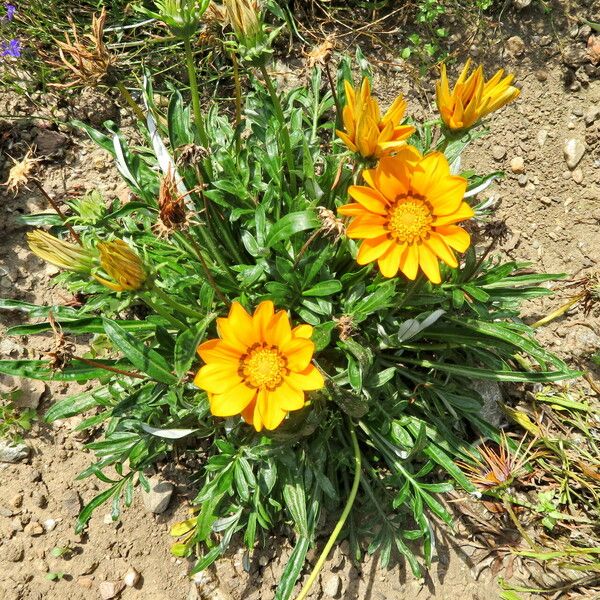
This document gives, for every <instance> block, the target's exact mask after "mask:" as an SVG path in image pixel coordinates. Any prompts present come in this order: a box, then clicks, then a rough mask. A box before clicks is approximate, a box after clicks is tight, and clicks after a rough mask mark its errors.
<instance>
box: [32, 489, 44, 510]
mask: <svg viewBox="0 0 600 600" xmlns="http://www.w3.org/2000/svg"><path fill="white" fill-rule="evenodd" d="M31 499H32V500H33V503H34V504H35V505H36V506H37V507H38V508H46V506H48V498H47V497H46V495H45V494H42V493H41V492H34V493H33V495H32V496H31Z"/></svg>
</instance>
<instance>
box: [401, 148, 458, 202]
mask: <svg viewBox="0 0 600 600" xmlns="http://www.w3.org/2000/svg"><path fill="white" fill-rule="evenodd" d="M449 176H450V166H449V165H448V161H447V160H446V157H445V156H444V155H443V154H442V153H441V152H432V153H431V154H428V155H427V156H425V157H423V158H422V159H421V160H420V161H419V164H418V168H416V169H415V172H414V173H413V176H412V179H411V182H410V187H411V188H412V189H413V190H414V191H415V192H417V194H420V195H421V196H424V197H425V198H427V199H429V194H430V190H433V189H436V187H437V186H438V185H439V183H440V182H443V181H444V180H445V179H447V178H448V177H449Z"/></svg>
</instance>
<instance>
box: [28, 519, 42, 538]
mask: <svg viewBox="0 0 600 600" xmlns="http://www.w3.org/2000/svg"><path fill="white" fill-rule="evenodd" d="M23 531H24V532H25V533H26V534H27V535H30V536H31V537H37V536H38V535H42V533H44V528H43V527H42V526H41V525H40V524H39V523H38V522H37V521H31V523H27V525H25V529H24V530H23Z"/></svg>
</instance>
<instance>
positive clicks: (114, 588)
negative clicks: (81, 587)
mask: <svg viewBox="0 0 600 600" xmlns="http://www.w3.org/2000/svg"><path fill="white" fill-rule="evenodd" d="M124 587H125V584H124V583H123V582H122V581H103V582H102V583H101V584H100V585H99V586H98V591H99V592H100V597H101V598H102V600H110V599H111V598H116V597H117V596H118V595H119V594H120V593H121V592H122V591H123V588H124Z"/></svg>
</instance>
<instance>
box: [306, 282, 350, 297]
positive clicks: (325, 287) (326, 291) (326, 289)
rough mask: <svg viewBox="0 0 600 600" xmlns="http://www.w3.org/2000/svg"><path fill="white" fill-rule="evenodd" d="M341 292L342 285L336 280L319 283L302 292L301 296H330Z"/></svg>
mask: <svg viewBox="0 0 600 600" xmlns="http://www.w3.org/2000/svg"><path fill="white" fill-rule="evenodd" d="M341 290H342V283H341V282H340V281H338V280H337V279H330V280H329V281H320V282H319V283H317V284H316V285H314V286H313V287H311V288H309V289H308V290H304V291H303V292H302V295H303V296H332V295H333V294H337V292H339V291H341Z"/></svg>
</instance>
